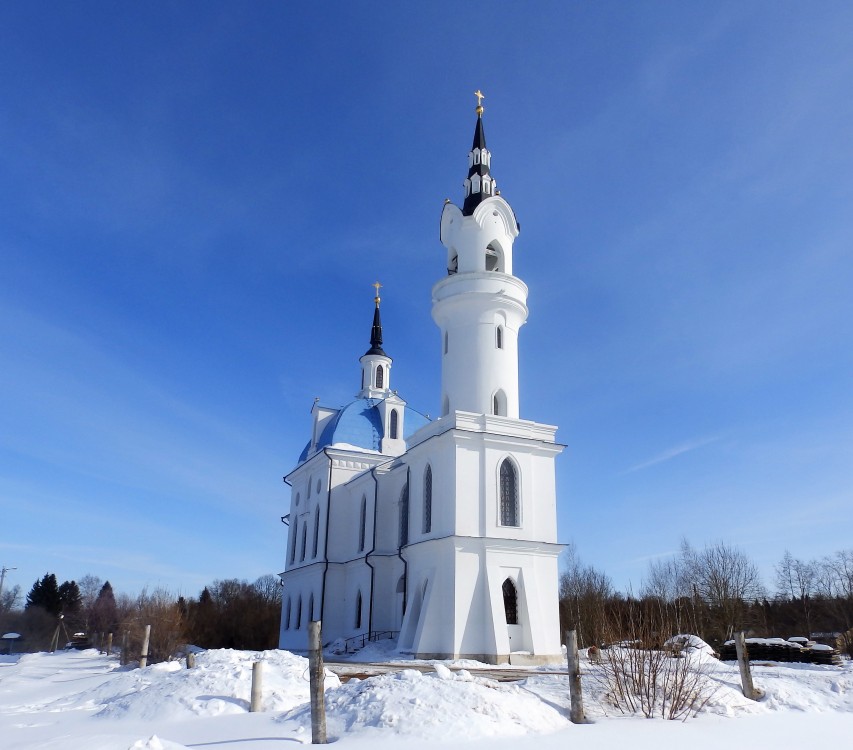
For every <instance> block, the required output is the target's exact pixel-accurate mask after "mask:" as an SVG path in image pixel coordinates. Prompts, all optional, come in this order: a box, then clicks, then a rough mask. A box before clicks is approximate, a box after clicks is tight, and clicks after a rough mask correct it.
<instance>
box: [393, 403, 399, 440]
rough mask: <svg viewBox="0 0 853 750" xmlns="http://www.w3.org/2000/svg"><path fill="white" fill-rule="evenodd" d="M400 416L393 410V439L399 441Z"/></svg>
mask: <svg viewBox="0 0 853 750" xmlns="http://www.w3.org/2000/svg"><path fill="white" fill-rule="evenodd" d="M399 422H400V416H399V414H397V410H396V409H391V439H392V440H396V439H397V431H398V427H399Z"/></svg>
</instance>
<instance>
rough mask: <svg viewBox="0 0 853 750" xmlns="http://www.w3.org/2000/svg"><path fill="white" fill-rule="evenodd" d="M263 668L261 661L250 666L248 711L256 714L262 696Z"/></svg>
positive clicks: (259, 707) (259, 708)
mask: <svg viewBox="0 0 853 750" xmlns="http://www.w3.org/2000/svg"><path fill="white" fill-rule="evenodd" d="M263 666H264V663H263V662H262V661H256V662H255V663H254V664H252V697H251V700H250V701H249V711H250V712H251V713H256V712H258V711H260V710H261V698H262V695H263V674H264V672H263Z"/></svg>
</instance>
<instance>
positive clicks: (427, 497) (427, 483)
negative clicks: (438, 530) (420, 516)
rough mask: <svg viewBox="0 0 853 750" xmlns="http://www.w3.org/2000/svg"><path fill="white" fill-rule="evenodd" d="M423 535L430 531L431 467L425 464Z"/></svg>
mask: <svg viewBox="0 0 853 750" xmlns="http://www.w3.org/2000/svg"><path fill="white" fill-rule="evenodd" d="M423 529H424V534H429V533H430V532H431V531H432V467H431V466H430V465H429V464H427V467H426V471H425V472H424V526H423Z"/></svg>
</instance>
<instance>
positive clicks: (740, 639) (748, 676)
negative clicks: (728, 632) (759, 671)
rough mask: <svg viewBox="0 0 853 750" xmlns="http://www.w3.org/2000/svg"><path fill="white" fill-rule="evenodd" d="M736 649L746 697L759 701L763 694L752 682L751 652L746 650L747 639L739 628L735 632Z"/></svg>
mask: <svg viewBox="0 0 853 750" xmlns="http://www.w3.org/2000/svg"><path fill="white" fill-rule="evenodd" d="M735 651H737V663H738V667H740V682H741V685H742V686H743V694H744V697H746V698H749V700H751V701H757V700H758V699H759V698H760V697H761V694H760V693H759V692H758V691H757V690H756V689H755V686H754V685H753V684H752V672H751V671H750V669H749V653H748V652H747V650H746V639H745V638H744V633H743V631H742V630H739V631H738V632H737V633H735Z"/></svg>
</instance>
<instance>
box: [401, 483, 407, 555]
mask: <svg viewBox="0 0 853 750" xmlns="http://www.w3.org/2000/svg"><path fill="white" fill-rule="evenodd" d="M408 543H409V483H408V482H406V484H405V485H404V486H403V491H402V492H401V493H400V545H399V546H400V547H405V546H406V545H407V544H408Z"/></svg>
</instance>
